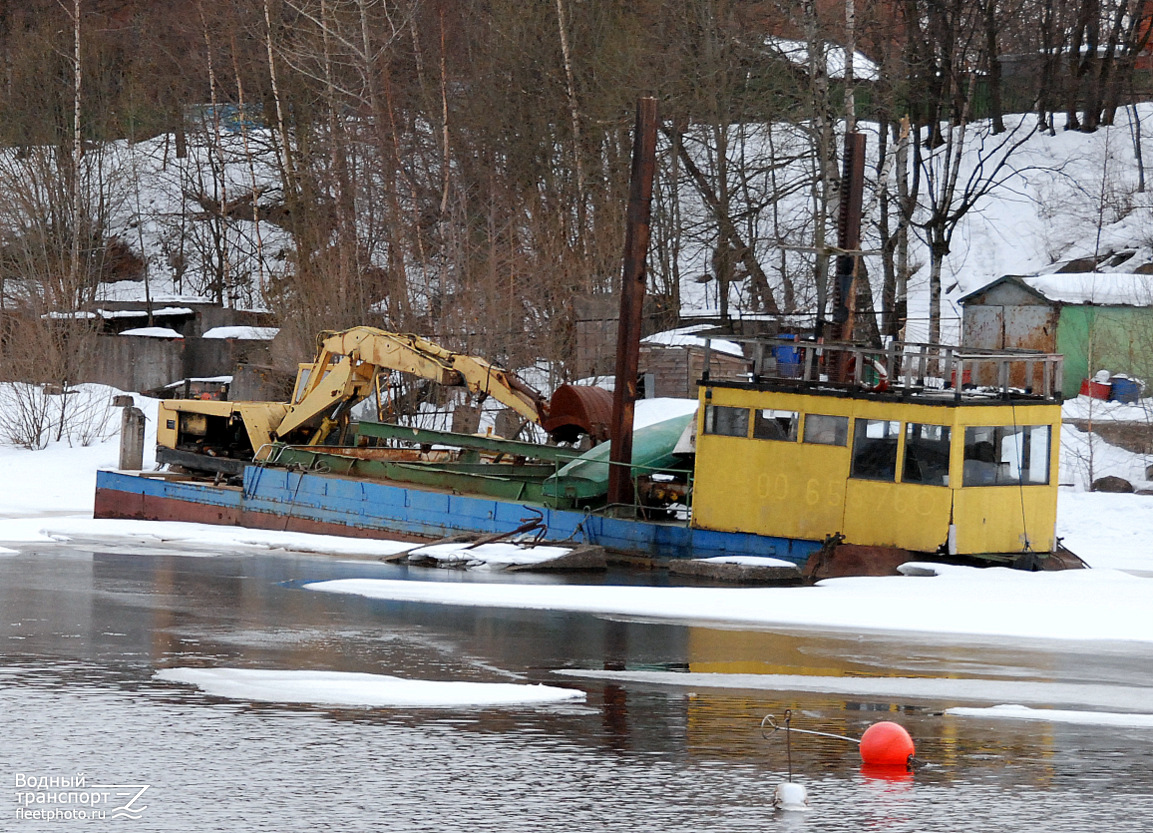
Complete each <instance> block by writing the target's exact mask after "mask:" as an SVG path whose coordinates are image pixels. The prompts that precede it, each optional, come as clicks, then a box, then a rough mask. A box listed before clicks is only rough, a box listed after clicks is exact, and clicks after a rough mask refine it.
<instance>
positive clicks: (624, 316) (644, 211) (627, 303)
mask: <svg viewBox="0 0 1153 833" xmlns="http://www.w3.org/2000/svg"><path fill="white" fill-rule="evenodd" d="M656 155H657V101H656V99H655V98H642V99H639V100H638V101H637V121H636V131H635V134H634V136H633V167H632V176H631V177H630V180H629V205H628V225H627V227H626V229H625V257H624V270H623V275H622V280H621V311H620V321H619V323H618V325H617V362H616V386H615V389H614V391H613V414H612V425H611V437H612V447H611V449H610V451H609V461H610V463H611V464H612V465H611V466H610V471H609V503H610V504H624V503H632V501H633V488H632V470H631V464H632V457H633V411H634V403H635V402H636V398H637V365H638V363H639V356H640V344H641V311H642V309H643V307H644V301H645V266H646V257H647V255H648V250H649V213H650V204H651V203H652V198H653V172H654V171H655V169H656Z"/></svg>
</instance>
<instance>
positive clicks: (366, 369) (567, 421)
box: [156, 327, 612, 474]
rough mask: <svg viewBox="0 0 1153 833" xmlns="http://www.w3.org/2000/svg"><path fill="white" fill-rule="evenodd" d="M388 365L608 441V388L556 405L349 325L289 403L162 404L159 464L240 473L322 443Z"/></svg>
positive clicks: (412, 343)
mask: <svg viewBox="0 0 1153 833" xmlns="http://www.w3.org/2000/svg"><path fill="white" fill-rule="evenodd" d="M394 370H395V371H399V372H402V373H409V374H412V375H415V376H419V377H421V378H423V379H428V380H430V381H432V382H436V383H437V384H440V385H445V386H449V387H464V388H467V389H468V390H469V391H471V392H473V393H476V394H480V395H481V396H482V397H483V396H491V397H492V398H494V399H496V400H497V401H498V402H500V403H501V404H503V405H505V406H507V407H509V408H511V409H512V410H514V411H516V412H517V413H518V414H520V416H521V417H523V418H524V419H525V420H527V421H529V422H532V423H536V424H538V425H541V426H542V427H543V428H544V429H545V430H546V431H547V432H548V433H549V436H550V437H551V438H553V439H554V440H557V441H560V442H573V441H575V440H576V439H578V438H579V437H580V436H581V435H582V434H588V435H589V436H591V437H592V440H593V442H600V441H603V440H604V439H607V432H608V421H609V414H610V413H611V406H612V394H610V393H609V392H608V391H605V390H603V389H601V388H594V387H587V386H574V385H563V386H562V387H561V388H560V389H558V391H557V395H556V396H554V399H553V401H554V402H556V403H563V404H562V406H561V407H560V408H556V407H552V406H551V405H550V402H549V400H547V399H545V397H544V396H543V395H542V394H541V393H540V392H538V391H536V390H535V389H533V388H532V387H531V386H530V385H528V384H527V383H525V382H524V381H523V380H521V379H520V378H518V377H517V376H516V375H514V374H513V373H510V372H509V371H507V370H502V369H501V368H499V367H497V366H495V365H492V364H489V363H488V362H486V361H485V360H484V359H480V358H477V357H476V356H469V355H466V354H464V353H457V352H454V351H452V350H448V349H446V348H444V347H442V346H440V345H439V344H436V343H434V342H432V341H429V340H427V339H424V338H421V337H420V336H417V335H411V334H406V333H391V332H387V331H385V330H379V329H376V328H374V327H353V328H352V329H350V330H344V331H342V332H324V333H321V334H320V335H319V336H318V337H317V352H316V358H315V359H314V360H313V361H312V362H306V363H303V364H300V365H299V366H298V372H297V376H296V385H295V387H294V389H293V396H292V401H291V402H221V401H215V400H200V399H170V400H165V401H163V402H161V403H160V410H159V417H158V423H159V424H158V426H157V430H156V460H157V462H158V463H167V464H171V465H177V466H181V467H183V468H185V469H189V470H193V471H206V472H222V473H225V474H238V473H240V472H241V471H243V468H244V466H245V465H246V464H247V463H249V462H251V461H253V460H263V459H266V458H267V457H268V455H269V454H270V453H271V451H272V448H273V444H274V443H277V442H282V443H287V444H297V445H320V444H323V443H325V442H327V441H329V440H330V438H331V437H333V436H337V437H339V436H340V435H341V434H342V433H343V428H344V427H345V426H346V425H347V424H348V420H349V415H350V414H349V411H350V410H351V409H352V407H353V406H354V405H356V404H357V403H358V402H360V401H362V400H364V399H365V398H367V397H368V396H370V395H371V394H372V393H374V392H379V390H378V385H379V380H380V378H381V374H382V373H384V372H389V371H394ZM562 391H563V392H564V393H563V395H562Z"/></svg>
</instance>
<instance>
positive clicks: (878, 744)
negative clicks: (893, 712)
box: [861, 720, 916, 766]
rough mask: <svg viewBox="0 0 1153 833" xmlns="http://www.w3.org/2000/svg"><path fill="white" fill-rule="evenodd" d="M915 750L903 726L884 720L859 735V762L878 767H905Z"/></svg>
mask: <svg viewBox="0 0 1153 833" xmlns="http://www.w3.org/2000/svg"><path fill="white" fill-rule="evenodd" d="M915 751H916V750H914V749H913V739H912V738H911V737H909V733H908V732H906V731H905V728H904V727H903V726H899V725H897V724H896V723H893V722H891V721H888V720H885V721H882V722H881V723H874V724H873V725H872V726H870V727H869V728H868V729H866V730H865V734H863V735H861V760H862V761H864V762H865V763H867V764H874V765H878V766H907V765H908V763H909V758H911V757H912V756H913V754H914V752H915Z"/></svg>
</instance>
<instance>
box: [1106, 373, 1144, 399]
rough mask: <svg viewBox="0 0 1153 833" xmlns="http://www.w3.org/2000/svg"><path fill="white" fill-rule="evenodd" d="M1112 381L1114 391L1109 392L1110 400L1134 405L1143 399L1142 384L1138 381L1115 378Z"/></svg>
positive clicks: (1121, 377) (1122, 377) (1120, 377)
mask: <svg viewBox="0 0 1153 833" xmlns="http://www.w3.org/2000/svg"><path fill="white" fill-rule="evenodd" d="M1110 381H1112V383H1113V389H1112V390H1111V391H1110V392H1109V398H1110V399H1112V400H1114V401H1116V402H1128V403H1130V404H1132V403H1133V402H1136V401H1137V400H1138V399H1140V398H1141V383H1140V382H1138V381H1137V380H1135V379H1127V378H1126V377H1124V376H1114V377H1113V378H1112V379H1111V380H1110Z"/></svg>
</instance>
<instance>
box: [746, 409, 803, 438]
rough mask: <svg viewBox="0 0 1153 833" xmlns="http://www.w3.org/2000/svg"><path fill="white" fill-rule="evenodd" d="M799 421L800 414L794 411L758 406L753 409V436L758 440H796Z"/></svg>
mask: <svg viewBox="0 0 1153 833" xmlns="http://www.w3.org/2000/svg"><path fill="white" fill-rule="evenodd" d="M800 421H801V419H800V414H798V413H797V412H796V411H777V410H774V409H772V408H760V409H758V410H756V411H753V437H755V438H756V439H758V440H784V441H786V442H796V440H797V425H798V423H799V422H800Z"/></svg>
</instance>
